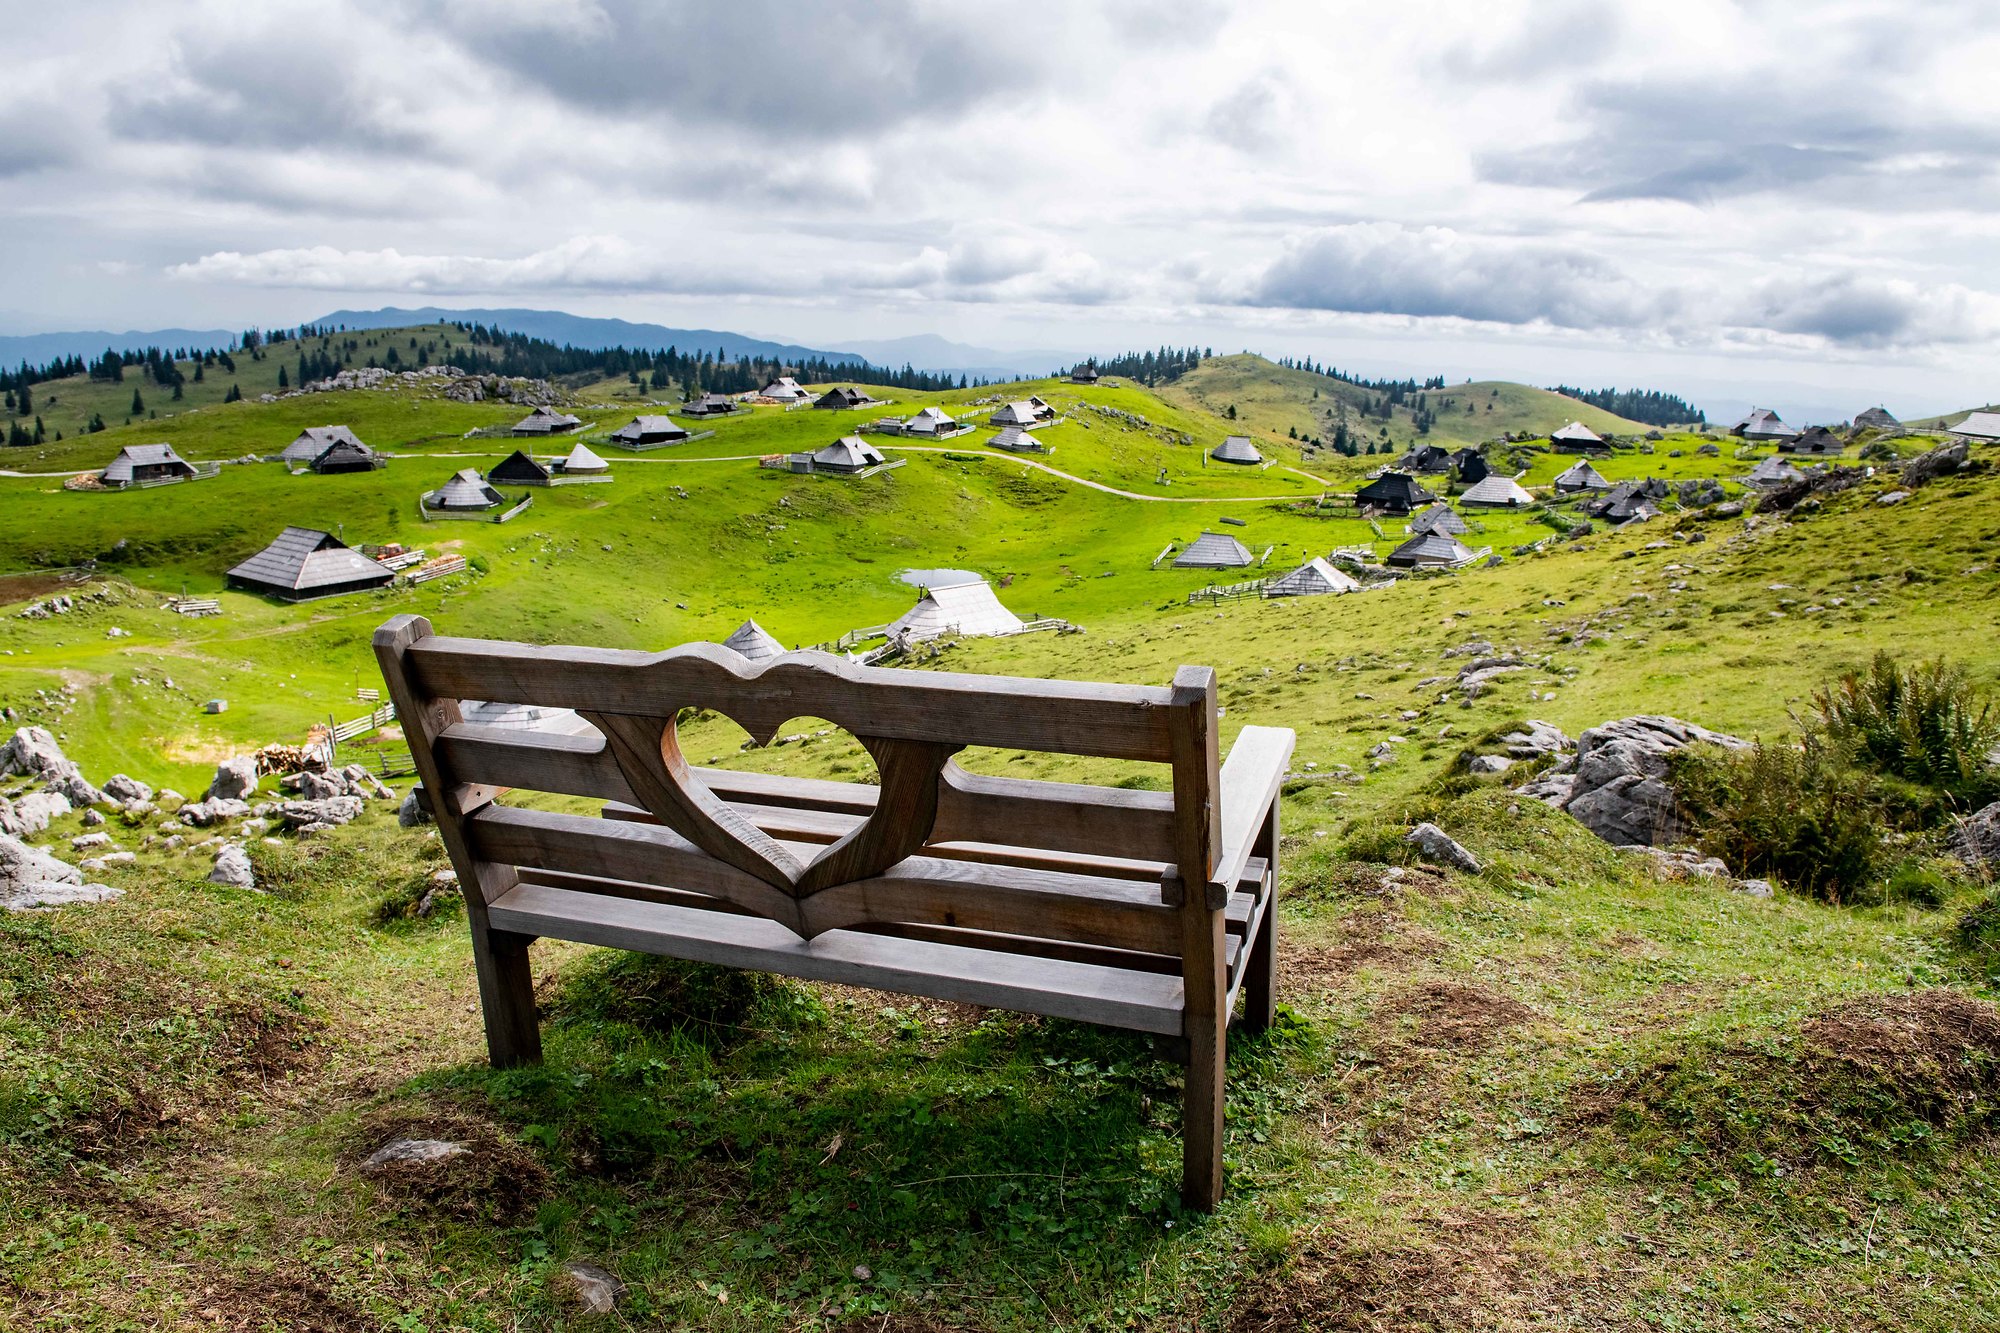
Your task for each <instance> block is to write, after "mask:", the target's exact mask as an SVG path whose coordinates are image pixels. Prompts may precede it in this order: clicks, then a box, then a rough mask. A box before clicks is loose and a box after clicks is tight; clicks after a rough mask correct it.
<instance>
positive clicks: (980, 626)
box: [888, 579, 1023, 643]
mask: <svg viewBox="0 0 2000 1333" xmlns="http://www.w3.org/2000/svg"><path fill="white" fill-rule="evenodd" d="M1022 623H1023V622H1022V620H1021V618H1020V617H1019V616H1017V615H1015V614H1014V613H1013V612H1012V611H1009V610H1008V609H1007V608H1006V607H1004V606H1002V605H1000V598H999V597H998V596H997V595H995V593H994V591H993V585H992V584H990V583H988V582H986V580H984V579H978V580H975V581H974V582H971V583H954V584H951V585H950V586H948V587H944V588H925V589H924V590H923V594H922V596H920V597H918V598H917V604H916V605H915V606H913V607H911V608H910V609H909V610H907V611H905V612H904V613H903V614H902V615H900V616H898V617H896V619H895V620H893V621H891V622H890V623H889V630H888V634H889V637H890V638H891V639H892V640H893V639H898V638H901V639H908V640H911V641H913V642H919V643H921V642H923V641H924V640H926V639H935V638H937V637H938V636H939V635H941V634H969V635H1001V634H1019V633H1020V632H1021V628H1022Z"/></svg>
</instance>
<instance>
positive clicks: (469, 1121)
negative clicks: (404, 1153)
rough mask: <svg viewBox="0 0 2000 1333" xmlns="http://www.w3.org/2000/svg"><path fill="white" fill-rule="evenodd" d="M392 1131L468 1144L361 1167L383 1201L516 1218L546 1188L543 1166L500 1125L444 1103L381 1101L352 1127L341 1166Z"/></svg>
mask: <svg viewBox="0 0 2000 1333" xmlns="http://www.w3.org/2000/svg"><path fill="white" fill-rule="evenodd" d="M395 1139H442V1140H445V1141H446V1142H449V1143H457V1144H460V1145H462V1146H463V1147H464V1148H465V1149H466V1151H464V1152H463V1153H460V1154H458V1155H457V1156H455V1157H448V1158H445V1159H443V1160H442V1161H436V1162H399V1163H394V1164H392V1165H389V1166H387V1167H381V1168H376V1169H374V1170H370V1171H366V1172H365V1173H364V1174H365V1176H366V1178H367V1179H368V1180H369V1181H370V1182H372V1183H373V1184H374V1186H375V1188H376V1189H377V1191H379V1192H380V1194H381V1195H382V1197H383V1198H384V1200H385V1201H388V1202H390V1203H392V1204H396V1205H400V1206H404V1207H411V1206H414V1207H418V1208H422V1209H424V1210H427V1211H431V1212H437V1213H446V1214H450V1215H452V1216H455V1217H461V1218H467V1219H471V1220H477V1221H493V1222H510V1221H514V1220H516V1219H518V1218H520V1217H522V1216H524V1215H525V1214H526V1213H528V1212H529V1211H530V1210H531V1209H533V1208H534V1206H535V1205H536V1204H537V1203H539V1202H540V1201H541V1200H542V1199H543V1198H544V1197H545V1196H546V1195H547V1193H548V1188H549V1173H548V1171H547V1170H546V1169H545V1168H544V1167H543V1166H542V1164H541V1163H540V1162H539V1161H538V1160H536V1158H535V1156H534V1154H532V1153H530V1152H529V1151H528V1150H527V1149H526V1148H525V1147H523V1146H522V1145H521V1144H520V1143H519V1142H517V1141H516V1140H515V1139H514V1138H512V1137H511V1136H510V1135H508V1134H507V1133H506V1131H504V1130H503V1129H501V1127H500V1126H498V1125H495V1124H494V1123H493V1122H492V1121H490V1120H487V1119H484V1118H483V1117H481V1116H477V1115H474V1114H472V1113H471V1112H468V1111H463V1110H460V1109H458V1108H456V1107H449V1106H436V1105H429V1106H422V1107H417V1108H411V1107H407V1106H396V1107H384V1108H382V1109H380V1110H378V1111H376V1112H374V1113H372V1114H370V1115H368V1116H366V1117H364V1118H363V1119H362V1121H361V1123H360V1124H359V1125H358V1126H357V1127H356V1129H355V1131H354V1134H353V1136H352V1137H351V1139H350V1140H349V1147H348V1149H347V1151H346V1152H344V1153H343V1154H342V1166H343V1167H345V1168H346V1169H348V1170H350V1171H356V1172H361V1171H362V1163H363V1162H365V1161H366V1160H367V1159H368V1157H369V1155H370V1154H371V1153H373V1152H374V1151H375V1150H376V1149H378V1148H380V1147H381V1146H382V1145H383V1144H385V1143H389V1142H391V1141H392V1140H395Z"/></svg>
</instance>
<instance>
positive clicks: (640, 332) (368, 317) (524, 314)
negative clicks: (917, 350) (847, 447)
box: [309, 306, 869, 361]
mask: <svg viewBox="0 0 2000 1333" xmlns="http://www.w3.org/2000/svg"><path fill="white" fill-rule="evenodd" d="M453 321H458V322H462V323H468V324H484V325H486V326H487V327H489V328H498V329H504V330H506V331H507V332H509V333H523V334H526V335H527V336H528V337H530V338H543V339H546V340H548V341H549V342H552V343H555V344H556V345H557V346H563V345H565V344H566V345H568V346H570V347H575V348H579V349H581V350H584V351H602V350H603V349H605V348H607V347H629V348H631V349H633V350H634V351H641V350H643V351H648V352H664V351H665V350H667V349H668V348H669V347H672V348H675V349H677V350H679V351H682V352H705V351H717V350H720V351H721V353H722V357H723V359H724V360H725V361H734V360H738V359H740V358H742V357H746V356H747V357H756V358H760V359H765V360H775V361H806V360H813V359H815V358H817V359H821V360H826V361H863V360H868V359H869V358H867V357H865V356H864V355H862V354H861V353H859V352H853V351H828V350H826V349H824V348H819V347H802V346H800V345H798V344H796V343H781V342H772V341H770V340H768V339H765V338H749V337H745V336H744V335H743V334H740V333H730V332H727V331H726V330H723V329H675V328H669V327H667V326H666V325H664V324H637V323H634V322H632V321H631V320H626V319H598V318H595V317H593V316H588V315H571V314H567V313H565V312H563V311H561V310H490V309H480V310H447V309H445V308H443V307H441V306H423V307H421V308H419V309H415V310H405V309H401V308H399V307H397V306H384V307H383V308H382V309H380V310H336V311H333V312H332V313H331V314H326V315H321V316H320V317H319V318H318V319H316V320H312V321H309V322H311V323H313V324H326V325H340V324H344V325H346V326H347V327H348V328H350V329H398V328H406V327H409V326H411V325H415V324H438V323H450V322H453Z"/></svg>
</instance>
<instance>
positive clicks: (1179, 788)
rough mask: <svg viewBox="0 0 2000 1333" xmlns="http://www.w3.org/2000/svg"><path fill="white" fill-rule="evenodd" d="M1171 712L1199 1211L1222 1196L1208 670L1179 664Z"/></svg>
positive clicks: (1190, 1199)
mask: <svg viewBox="0 0 2000 1333" xmlns="http://www.w3.org/2000/svg"><path fill="white" fill-rule="evenodd" d="M1173 695H1174V705H1173V708H1172V710H1171V712H1170V727H1169V734H1170V736H1171V740H1172V750H1173V766H1174V804H1175V821H1174V823H1175V830H1174V831H1175V856H1174V864H1175V867H1176V869H1177V871H1178V874H1179V878H1180V882H1181V884H1182V886H1183V889H1182V892H1181V894H1180V899H1181V902H1180V905H1179V907H1177V908H1175V909H1174V910H1175V912H1176V913H1177V914H1178V916H1179V918H1180V925H1181V940H1180V953H1181V978H1182V983H1183V1000H1182V1011H1181V1032H1182V1035H1183V1036H1184V1037H1185V1038H1186V1039H1187V1046H1188V1066H1187V1080H1186V1083H1185V1085H1184V1087H1185V1091H1184V1093H1183V1094H1182V1130H1181V1200H1182V1202H1183V1203H1185V1204H1186V1205H1187V1206H1188V1207H1189V1208H1192V1209H1194V1210H1196V1211H1198V1212H1212V1211H1213V1210H1214V1208H1215V1206H1216V1205H1217V1204H1218V1203H1220V1202H1221V1201H1222V1099H1223V1086H1222V1083H1223V1071H1224V1066H1225V1063H1226V1058H1225V1057H1226V1047H1225V1042H1226V1041H1227V1040H1228V1030H1229V1015H1228V1011H1227V1010H1226V1009H1225V1008H1224V1005H1225V1002H1226V998H1227V982H1228V971H1227V961H1226V960H1227V957H1228V948H1227V943H1226V938H1225V934H1226V932H1225V924H1224V919H1223V910H1222V909H1223V908H1225V907H1226V906H1227V904H1228V889H1227V887H1226V886H1225V887H1224V888H1223V889H1222V892H1221V894H1220V896H1219V897H1218V898H1216V899H1215V900H1214V901H1211V900H1210V897H1209V894H1208V892H1207V889H1208V888H1209V886H1210V877H1211V876H1212V875H1213V874H1214V872H1215V863H1216V852H1217V843H1218V842H1219V841H1220V837H1221V821H1220V813H1219V811H1218V810H1217V808H1216V802H1217V799H1218V797H1217V787H1218V785H1219V776H1218V771H1217V769H1218V760H1217V754H1216V737H1215V672H1214V671H1213V670H1211V669H1209V668H1207V667H1182V668H1181V669H1180V670H1179V671H1178V672H1176V673H1175V674H1174V685H1173Z"/></svg>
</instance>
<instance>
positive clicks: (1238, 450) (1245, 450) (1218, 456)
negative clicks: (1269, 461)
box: [1208, 435, 1264, 466]
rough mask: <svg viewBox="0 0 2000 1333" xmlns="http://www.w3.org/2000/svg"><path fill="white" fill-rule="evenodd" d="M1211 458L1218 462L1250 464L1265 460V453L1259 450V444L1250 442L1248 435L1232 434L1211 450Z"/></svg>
mask: <svg viewBox="0 0 2000 1333" xmlns="http://www.w3.org/2000/svg"><path fill="white" fill-rule="evenodd" d="M1208 456H1209V457H1210V458H1213V459H1214V460H1215V461H1216V462H1218V463H1238V464H1242V465H1245V466H1248V465H1250V464H1253V463H1261V462H1263V461H1264V455H1263V454H1261V453H1259V452H1257V446H1256V445H1254V444H1252V443H1250V437H1249V436H1248V435H1231V436H1229V437H1228V438H1226V439H1225V440H1223V442H1222V443H1221V444H1218V445H1216V446H1215V448H1214V449H1212V450H1210V451H1209V455H1208Z"/></svg>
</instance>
